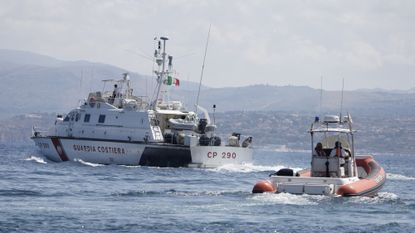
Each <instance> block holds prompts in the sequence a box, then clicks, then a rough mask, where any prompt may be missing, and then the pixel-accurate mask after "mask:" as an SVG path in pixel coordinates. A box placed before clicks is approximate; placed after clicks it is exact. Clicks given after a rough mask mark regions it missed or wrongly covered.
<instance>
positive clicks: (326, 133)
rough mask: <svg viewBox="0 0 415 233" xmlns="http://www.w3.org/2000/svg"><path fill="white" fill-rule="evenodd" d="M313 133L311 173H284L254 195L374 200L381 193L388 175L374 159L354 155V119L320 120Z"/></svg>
mask: <svg viewBox="0 0 415 233" xmlns="http://www.w3.org/2000/svg"><path fill="white" fill-rule="evenodd" d="M309 132H310V134H311V142H312V148H313V153H312V159H311V169H306V170H302V171H299V172H296V173H294V171H293V170H292V169H288V168H284V169H281V170H279V171H277V172H276V173H274V174H271V175H270V177H269V178H268V179H267V180H263V181H259V182H258V183H256V184H255V186H254V188H253V190H252V192H253V193H264V192H273V193H283V192H286V193H293V194H310V195H329V196H374V195H376V194H377V193H378V191H379V190H380V189H381V188H382V186H383V185H384V183H385V182H386V173H385V171H384V169H383V168H382V167H381V166H380V165H379V164H378V163H377V162H376V161H375V160H374V159H373V157H372V156H370V155H366V156H355V155H354V145H353V144H354V143H353V142H354V141H353V132H354V131H353V129H352V120H351V117H350V115H349V116H347V117H345V118H344V119H343V120H340V118H339V117H337V116H326V117H325V119H324V121H323V122H320V121H319V119H318V118H316V120H315V122H314V123H313V124H312V126H311V129H310V131H309ZM319 136H320V137H319ZM316 139H317V140H316ZM314 142H316V143H314Z"/></svg>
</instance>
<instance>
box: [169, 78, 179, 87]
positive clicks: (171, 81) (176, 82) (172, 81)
mask: <svg viewBox="0 0 415 233" xmlns="http://www.w3.org/2000/svg"><path fill="white" fill-rule="evenodd" d="M166 84H167V85H169V86H171V85H175V86H180V80H179V79H177V78H173V77H172V76H167V80H166Z"/></svg>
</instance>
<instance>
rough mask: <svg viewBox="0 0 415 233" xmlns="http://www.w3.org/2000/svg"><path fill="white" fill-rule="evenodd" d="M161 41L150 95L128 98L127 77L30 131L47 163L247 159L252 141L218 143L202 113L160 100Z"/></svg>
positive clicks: (164, 67)
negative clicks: (44, 126)
mask: <svg viewBox="0 0 415 233" xmlns="http://www.w3.org/2000/svg"><path fill="white" fill-rule="evenodd" d="M167 40H168V38H167V37H161V38H160V39H157V44H158V46H157V49H156V50H155V52H154V60H155V63H156V65H157V67H158V68H157V70H155V71H154V73H155V74H156V77H157V79H156V89H155V97H154V98H153V100H152V101H146V100H145V99H144V98H141V97H138V96H135V95H133V89H132V88H131V81H130V78H129V76H128V74H124V76H123V77H122V78H121V79H120V80H104V81H105V82H113V83H114V84H115V85H114V90H113V91H102V92H101V91H97V92H92V93H89V95H88V98H87V99H85V100H83V101H81V103H80V105H79V106H78V107H77V108H76V109H73V110H72V111H70V112H69V113H68V114H66V115H58V116H57V118H56V121H55V124H54V125H53V126H52V127H51V128H50V129H49V130H41V129H38V128H36V127H33V130H32V137H31V139H33V140H34V142H35V144H36V145H37V146H38V148H39V149H40V151H41V152H42V154H43V155H45V157H47V158H48V159H50V160H52V161H56V162H60V161H76V160H82V161H85V162H92V163H99V164H120V165H143V166H159V167H182V166H184V167H217V166H221V165H224V164H242V163H247V162H251V161H252V148H251V143H252V137H250V136H245V137H244V138H241V135H240V134H238V133H232V134H231V135H229V137H228V138H227V139H228V140H227V142H226V143H225V142H223V141H222V140H221V138H220V137H218V136H217V135H216V134H215V130H216V125H215V124H214V123H212V122H211V121H210V117H209V114H208V112H207V111H206V110H205V109H204V108H202V107H200V106H197V107H198V109H200V110H201V112H202V114H203V116H201V117H199V115H198V114H197V112H192V111H187V110H186V109H185V108H184V107H183V104H182V103H181V102H179V101H166V100H165V99H163V98H160V93H161V91H162V90H163V88H166V86H167V85H171V84H172V83H176V84H179V80H178V79H174V77H173V75H174V72H173V69H172V60H173V57H172V56H169V55H167V53H166V42H167Z"/></svg>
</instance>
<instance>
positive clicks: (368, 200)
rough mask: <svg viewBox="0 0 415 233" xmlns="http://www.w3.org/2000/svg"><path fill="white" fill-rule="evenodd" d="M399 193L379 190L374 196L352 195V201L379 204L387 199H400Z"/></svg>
mask: <svg viewBox="0 0 415 233" xmlns="http://www.w3.org/2000/svg"><path fill="white" fill-rule="evenodd" d="M398 199H399V197H398V195H396V194H394V193H389V192H379V193H378V195H376V196H374V197H365V196H362V197H350V202H353V203H364V204H379V203H382V202H387V201H396V200H398Z"/></svg>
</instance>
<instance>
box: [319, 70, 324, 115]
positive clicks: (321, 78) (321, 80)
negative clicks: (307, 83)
mask: <svg viewBox="0 0 415 233" xmlns="http://www.w3.org/2000/svg"><path fill="white" fill-rule="evenodd" d="M322 108H323V76H321V77H320V114H319V115H320V117H321V112H322V111H321V109H322Z"/></svg>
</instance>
